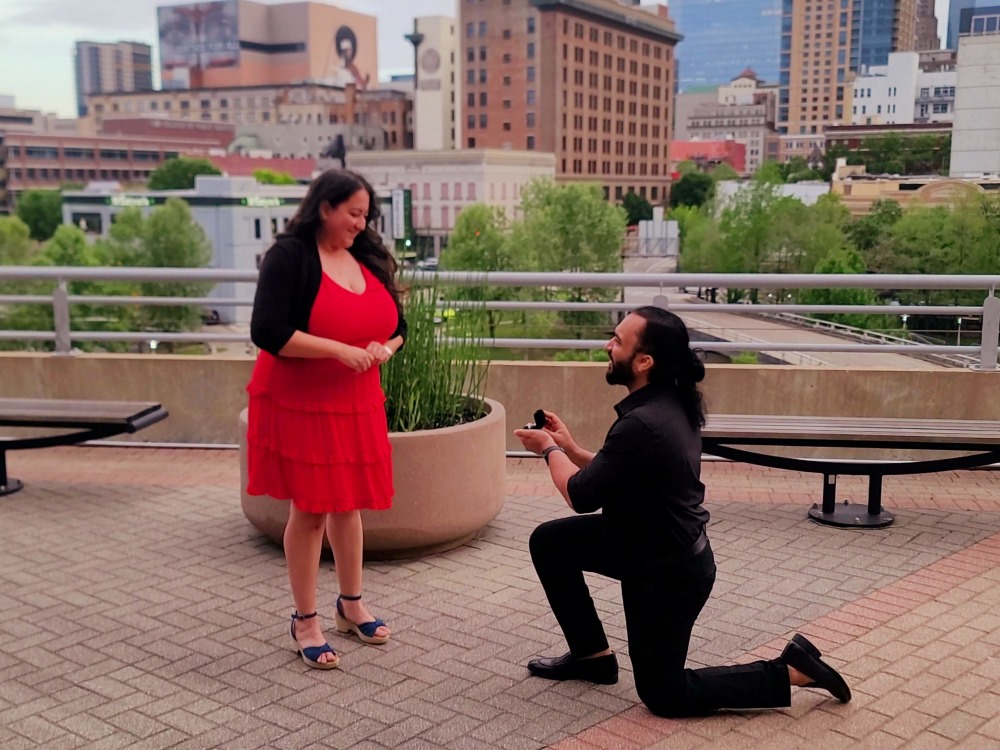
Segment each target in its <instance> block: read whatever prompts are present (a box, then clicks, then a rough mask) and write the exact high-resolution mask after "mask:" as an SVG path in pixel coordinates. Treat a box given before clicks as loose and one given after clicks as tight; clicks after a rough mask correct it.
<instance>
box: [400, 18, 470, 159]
mask: <svg viewBox="0 0 1000 750" xmlns="http://www.w3.org/2000/svg"><path fill="white" fill-rule="evenodd" d="M406 38H407V40H408V41H409V42H410V44H412V45H413V54H414V61H413V63H414V70H415V71H416V73H415V76H414V88H413V145H414V148H416V149H417V151H441V150H445V149H452V148H455V145H456V144H457V143H460V142H461V138H462V131H461V123H460V122H459V120H458V115H457V109H458V100H459V99H460V97H461V95H462V89H461V77H460V76H459V72H458V59H457V56H458V47H457V44H456V37H455V19H454V18H447V17H445V16H431V17H424V18H415V19H414V20H413V33H412V34H407V35H406Z"/></svg>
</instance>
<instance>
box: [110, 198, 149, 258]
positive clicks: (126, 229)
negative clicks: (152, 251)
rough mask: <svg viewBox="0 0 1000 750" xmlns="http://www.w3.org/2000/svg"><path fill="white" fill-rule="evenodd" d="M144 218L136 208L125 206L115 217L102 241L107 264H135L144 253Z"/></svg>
mask: <svg viewBox="0 0 1000 750" xmlns="http://www.w3.org/2000/svg"><path fill="white" fill-rule="evenodd" d="M145 226H146V219H145V217H144V216H143V215H142V211H141V210H140V209H138V208H126V209H125V210H124V211H122V212H121V213H120V214H118V216H117V217H116V218H115V221H114V223H113V224H112V225H111V228H110V229H109V230H108V237H107V238H106V239H105V240H104V241H103V242H102V247H103V252H104V257H105V262H106V264H107V265H109V266H137V265H140V261H141V259H142V258H143V254H144V252H145V251H144V243H145V235H144V229H145Z"/></svg>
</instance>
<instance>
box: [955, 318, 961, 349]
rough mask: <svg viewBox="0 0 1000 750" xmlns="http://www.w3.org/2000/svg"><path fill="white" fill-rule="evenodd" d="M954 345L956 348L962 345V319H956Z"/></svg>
mask: <svg viewBox="0 0 1000 750" xmlns="http://www.w3.org/2000/svg"><path fill="white" fill-rule="evenodd" d="M955 345H956V346H961V345H962V319H961V318H959V319H958V336H957V337H956V339H955Z"/></svg>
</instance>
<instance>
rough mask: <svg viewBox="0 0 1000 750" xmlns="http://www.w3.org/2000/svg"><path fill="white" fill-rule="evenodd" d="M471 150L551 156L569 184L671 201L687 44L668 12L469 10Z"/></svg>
mask: <svg viewBox="0 0 1000 750" xmlns="http://www.w3.org/2000/svg"><path fill="white" fill-rule="evenodd" d="M458 7H459V19H458V25H457V28H456V36H457V37H458V41H457V45H458V57H459V59H460V61H461V73H460V76H459V78H460V80H461V87H462V94H461V99H460V101H461V116H460V124H461V137H462V141H461V146H462V147H464V148H500V149H513V150H521V149H525V150H529V151H532V150H537V151H548V152H552V153H555V154H556V176H557V179H561V180H573V181H576V182H581V181H588V182H594V183H597V184H600V185H602V186H603V187H604V189H605V192H606V193H607V194H608V195H609V197H611V198H613V199H620V198H621V197H622V196H623V195H624V194H625V193H627V192H629V191H634V192H636V193H638V194H640V195H644V196H645V197H647V198H648V199H649V200H651V201H654V202H656V201H660V200H663V199H664V198H665V197H666V195H667V192H666V191H667V186H668V184H669V182H670V177H669V169H668V165H669V159H668V156H667V149H668V145H669V143H670V140H671V130H672V125H671V123H672V114H673V112H672V109H673V97H674V86H675V64H674V46H675V45H676V44H677V42H678V41H680V39H681V36H680V35H679V34H678V33H677V32H676V30H675V28H674V24H673V22H672V21H671V20H670V18H669V16H668V15H667V9H666V7H665V6H650V7H642V8H638V7H631V6H627V5H623V4H622V3H619V2H616V1H615V0H510V2H509V3H508V2H502V3H501V2H489V3H478V2H477V3H466V2H463V3H460V4H459V6H458Z"/></svg>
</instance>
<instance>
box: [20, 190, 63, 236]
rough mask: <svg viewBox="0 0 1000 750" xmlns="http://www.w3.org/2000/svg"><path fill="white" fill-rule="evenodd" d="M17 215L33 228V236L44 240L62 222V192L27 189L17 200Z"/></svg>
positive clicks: (29, 227) (53, 232)
mask: <svg viewBox="0 0 1000 750" xmlns="http://www.w3.org/2000/svg"><path fill="white" fill-rule="evenodd" d="M17 215H18V216H19V217H20V218H21V221H23V222H24V223H25V224H27V225H28V229H30V230H31V238H32V239H34V240H38V241H40V242H44V241H45V240H47V239H49V237H51V236H52V235H53V234H55V231H56V227H58V226H59V225H60V224H62V193H60V192H59V191H58V190H25V191H24V193H23V194H22V195H21V197H20V199H18V201H17Z"/></svg>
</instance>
